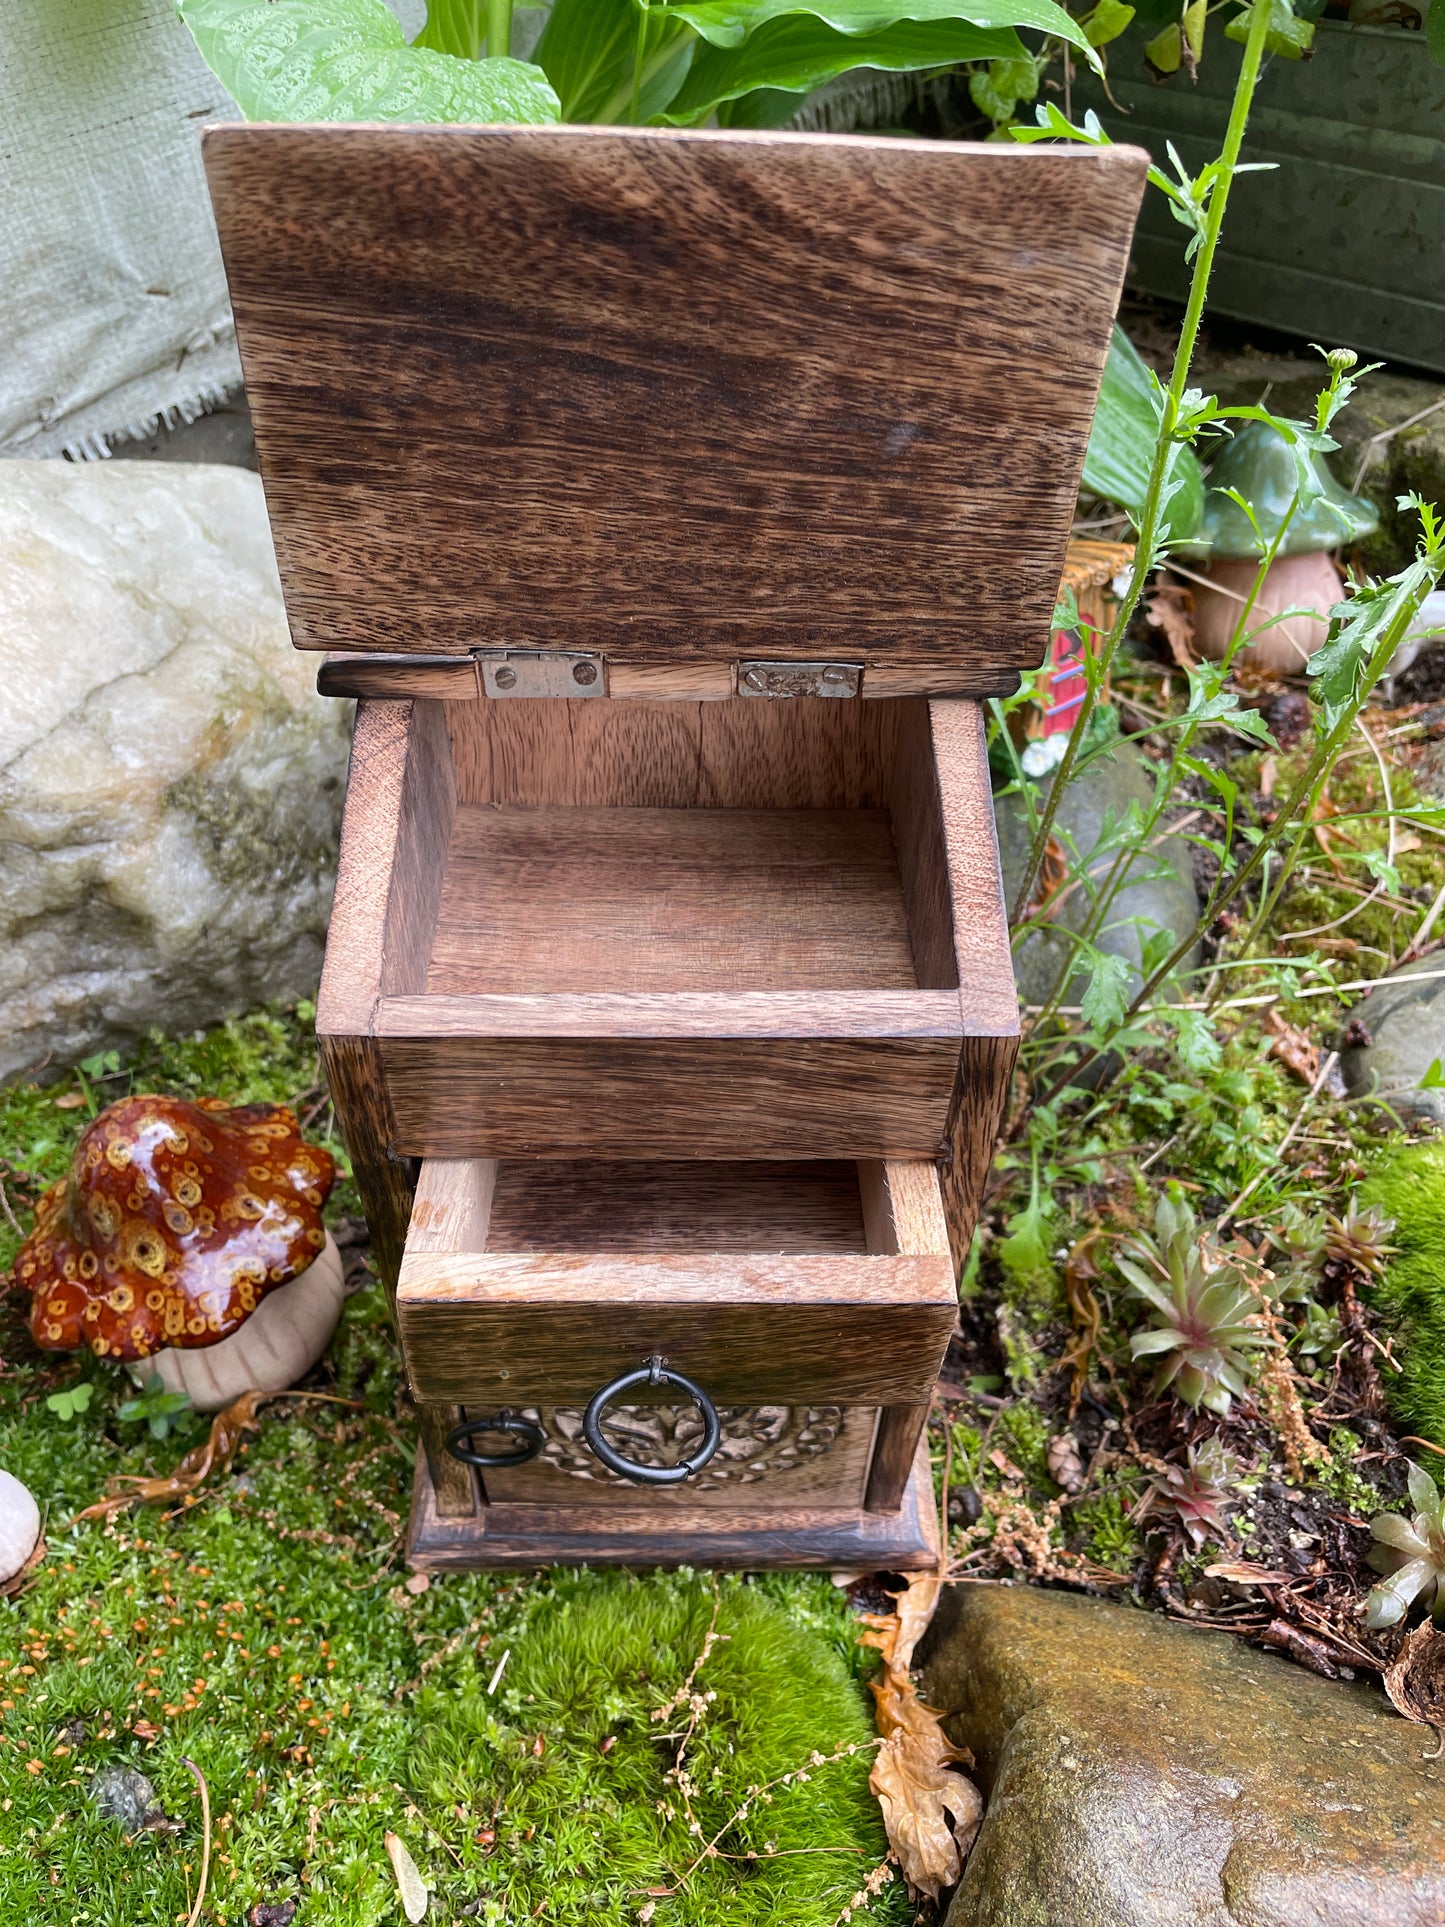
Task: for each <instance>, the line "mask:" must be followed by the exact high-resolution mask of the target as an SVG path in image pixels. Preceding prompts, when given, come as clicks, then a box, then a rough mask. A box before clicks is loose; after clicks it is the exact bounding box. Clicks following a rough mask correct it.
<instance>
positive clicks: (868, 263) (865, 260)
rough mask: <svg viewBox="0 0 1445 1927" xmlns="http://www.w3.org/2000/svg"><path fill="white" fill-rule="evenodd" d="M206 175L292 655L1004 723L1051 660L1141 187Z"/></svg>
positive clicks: (1126, 155)
mask: <svg viewBox="0 0 1445 1927" xmlns="http://www.w3.org/2000/svg"><path fill="white" fill-rule="evenodd" d="M205 155H206V165H207V172H208V176H209V180H210V186H211V194H212V199H213V202H214V205H215V209H216V216H217V222H218V225H219V228H220V232H221V240H222V247H223V251H224V254H225V260H226V267H227V273H228V276H229V279H230V284H231V295H232V302H233V306H234V310H235V315H236V325H237V333H238V337H239V341H240V346H241V356H242V362H243V365H244V369H245V374H246V385H247V393H248V396H249V399H250V403H251V409H252V415H253V418H254V421H255V426H256V442H257V447H258V451H259V454H260V461H261V470H262V477H263V480H264V483H265V487H266V494H267V501H268V506H269V509H270V514H271V519H272V525H273V529H274V532H275V537H276V549H277V556H278V560H279V563H280V569H281V576H282V582H283V586H284V589H285V594H286V603H287V610H288V614H289V617H290V622H291V630H292V635H293V637H294V639H295V641H296V643H297V644H298V645H299V646H300V647H302V648H307V649H343V650H362V651H365V650H376V651H379V652H383V653H398V652H406V651H408V650H416V651H419V652H420V653H423V654H427V655H445V654H449V653H453V652H456V653H462V652H465V651H468V650H470V649H473V648H477V647H501V646H512V647H567V648H584V649H589V650H595V651H601V652H603V653H605V654H606V655H607V656H608V657H609V659H615V660H617V661H618V662H619V663H628V662H633V661H636V662H639V663H643V662H647V663H657V662H670V661H694V662H696V661H707V660H713V661H727V662H733V661H736V660H738V659H739V658H740V657H744V656H761V657H771V658H775V659H784V660H799V659H801V660H810V659H837V660H842V661H853V662H857V661H864V662H866V663H870V664H872V663H876V664H878V665H880V666H882V667H885V668H886V667H890V666H891V667H893V668H898V667H906V666H910V665H911V666H919V665H926V666H929V667H931V668H936V669H937V670H938V672H939V676H940V682H939V683H938V684H937V685H936V686H938V687H957V686H958V684H957V676H958V673H959V670H960V669H963V670H965V671H967V672H968V673H969V674H970V675H971V676H972V677H973V678H974V679H975V680H976V682H977V685H978V688H979V690H980V691H981V690H984V689H987V690H992V691H997V692H1000V693H1001V692H1005V691H1007V690H1010V689H1012V688H1013V687H1014V685H1015V682H1016V678H1017V672H1018V671H1019V670H1021V669H1025V668H1032V667H1034V666H1035V665H1036V664H1037V663H1038V662H1039V660H1040V659H1041V657H1042V654H1043V651H1044V646H1045V643H1046V641H1047V634H1048V625H1049V616H1050V613H1051V610H1052V608H1053V602H1054V594H1055V589H1056V586H1057V584H1058V580H1059V574H1060V569H1061V566H1062V563H1063V559H1064V548H1065V542H1066V539H1067V535H1068V529H1069V524H1070V519H1071V516H1072V513H1073V507H1074V499H1075V491H1076V488H1077V484H1078V479H1079V472H1080V468H1081V466H1082V461H1083V455H1084V447H1085V442H1086V439H1087V434H1088V427H1089V422H1090V418H1091V416H1092V413H1093V407H1094V401H1095V397H1096V394H1097V389H1098V383H1099V378H1100V374H1101V371H1102V367H1103V361H1104V355H1105V352H1106V349H1107V345H1108V338H1109V328H1110V323H1111V321H1112V319H1113V314H1114V310H1115V306H1116V303H1117V298H1118V294H1119V289H1120V284H1121V281H1122V277H1123V271H1124V266H1125V261H1126V258H1127V255H1128V249H1129V241H1130V236H1131V232H1132V228H1133V223H1134V217H1135V214H1136V211H1137V208H1138V203H1139V199H1140V195H1141V193H1142V190H1143V185H1144V171H1145V166H1146V162H1147V157H1146V156H1145V155H1144V154H1143V153H1142V152H1141V151H1139V150H1136V149H1133V148H1122V147H1112V148H1105V149H1094V150H1088V151H1080V150H1077V149H1073V150H1069V149H1044V148H1040V147H1030V148H1009V147H1006V146H1001V145H992V146H987V145H973V144H954V143H949V142H942V141H898V140H889V139H886V138H878V137H871V136H850V137H838V136H824V135H798V134H757V133H732V132H729V133H685V134H679V133H670V132H659V131H656V130H647V129H634V128H610V127H609V128H589V127H566V128H556V129H552V128H485V127H391V128H382V127H365V126H349V127H348V126H240V125H238V126H225V127H215V128H211V129H209V130H208V131H207V134H206V137H205ZM950 677H952V678H953V680H950Z"/></svg>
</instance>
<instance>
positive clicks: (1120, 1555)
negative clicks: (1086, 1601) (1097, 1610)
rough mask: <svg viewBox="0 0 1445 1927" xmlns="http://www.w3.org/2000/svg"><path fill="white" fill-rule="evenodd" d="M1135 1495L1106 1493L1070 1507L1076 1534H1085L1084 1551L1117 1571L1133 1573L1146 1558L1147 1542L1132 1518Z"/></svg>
mask: <svg viewBox="0 0 1445 1927" xmlns="http://www.w3.org/2000/svg"><path fill="white" fill-rule="evenodd" d="M1133 1499H1134V1495H1133V1494H1132V1493H1131V1494H1129V1495H1127V1496H1126V1495H1125V1494H1122V1493H1119V1492H1103V1493H1100V1495H1099V1496H1098V1497H1097V1498H1095V1499H1084V1500H1081V1501H1080V1503H1079V1504H1078V1505H1076V1506H1072V1507H1071V1508H1070V1512H1069V1516H1070V1518H1071V1520H1072V1522H1073V1525H1074V1528H1075V1530H1076V1531H1079V1532H1082V1533H1083V1534H1084V1535H1085V1539H1084V1548H1083V1549H1084V1551H1085V1552H1087V1553H1088V1554H1089V1556H1090V1558H1093V1559H1097V1560H1098V1562H1099V1564H1100V1565H1101V1566H1108V1567H1109V1568H1110V1570H1111V1571H1113V1572H1129V1571H1132V1569H1133V1567H1134V1566H1135V1565H1136V1564H1137V1563H1138V1561H1139V1560H1140V1559H1141V1558H1142V1557H1143V1556H1144V1540H1143V1536H1142V1534H1141V1533H1140V1532H1139V1531H1138V1530H1137V1529H1136V1527H1135V1526H1134V1525H1133V1523H1132V1522H1131V1520H1130V1518H1129V1509H1130V1506H1131V1505H1132V1503H1133Z"/></svg>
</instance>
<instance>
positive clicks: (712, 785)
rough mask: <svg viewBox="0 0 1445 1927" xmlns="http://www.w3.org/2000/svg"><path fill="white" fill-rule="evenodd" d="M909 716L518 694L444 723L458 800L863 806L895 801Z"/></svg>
mask: <svg viewBox="0 0 1445 1927" xmlns="http://www.w3.org/2000/svg"><path fill="white" fill-rule="evenodd" d="M906 706H908V705H905V704H903V703H864V702H859V701H857V700H849V699H846V698H844V699H840V698H836V697H821V696H794V697H789V698H787V699H785V700H781V701H769V700H767V699H766V698H760V697H755V696H734V697H731V698H729V699H727V700H725V701H719V702H684V701H680V702H669V703H654V702H645V701H638V702H599V701H597V700H596V699H593V700H590V701H588V700H569V699H566V698H558V699H552V700H546V701H528V700H526V699H524V698H523V699H519V698H515V697H514V698H510V699H508V700H506V701H502V702H489V701H483V702H455V703H450V704H449V705H448V707H447V723H448V728H449V729H450V732H451V740H452V754H453V758H454V760H455V763H456V772H457V793H458V798H459V800H460V801H461V802H462V803H500V804H517V805H522V806H524V807H533V806H545V805H548V804H561V805H573V806H578V807H582V808H595V809H672V810H692V809H754V810H867V809H880V808H883V807H885V806H886V805H887V803H888V800H889V786H890V781H891V773H892V769H893V765H894V761H895V758H896V756H897V745H898V738H899V729H900V716H901V712H902V710H903V709H904V708H905V707H906ZM911 707H913V708H915V709H916V710H917V711H918V712H919V713H920V714H922V712H923V707H924V705H923V702H922V700H921V699H920V700H919V701H917V702H916V703H914V704H913V705H911Z"/></svg>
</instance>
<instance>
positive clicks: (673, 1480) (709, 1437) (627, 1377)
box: [582, 0, 1445, 1485]
mask: <svg viewBox="0 0 1445 1927" xmlns="http://www.w3.org/2000/svg"><path fill="white" fill-rule="evenodd" d="M1441 4H1445V0H1441ZM639 1385H646V1386H649V1387H650V1388H652V1389H653V1390H656V1388H657V1387H658V1386H659V1385H670V1386H673V1387H674V1388H675V1389H676V1390H677V1391H679V1392H681V1393H682V1394H683V1396H684V1397H685V1398H690V1399H691V1400H692V1402H693V1404H694V1405H695V1406H696V1407H697V1409H698V1411H699V1412H700V1413H701V1414H702V1444H701V1445H700V1446H699V1447H698V1448H697V1450H696V1451H695V1452H694V1453H693V1454H692V1456H691V1458H687V1459H683V1460H681V1461H680V1462H679V1463H678V1464H677V1465H639V1464H638V1462H637V1461H636V1460H635V1459H628V1458H624V1457H623V1455H622V1454H621V1453H620V1452H619V1451H618V1450H617V1448H616V1446H613V1445H609V1444H608V1443H607V1440H606V1439H605V1438H604V1437H603V1436H602V1415H603V1413H604V1412H605V1411H606V1409H607V1407H608V1406H609V1405H610V1404H611V1403H612V1401H613V1400H614V1399H618V1398H621V1397H623V1396H624V1394H625V1393H627V1392H631V1391H635V1390H636V1388H637V1387H638V1386H639ZM582 1436H583V1438H585V1439H586V1441H587V1443H588V1444H589V1445H590V1446H591V1448H592V1450H593V1451H594V1452H595V1453H596V1454H597V1456H598V1458H599V1459H601V1461H602V1463H603V1464H604V1465H605V1466H607V1468H608V1469H609V1470H610V1471H613V1472H616V1473H617V1474H618V1475H619V1476H620V1477H622V1478H624V1479H633V1480H635V1481H636V1483H637V1484H638V1485H681V1484H682V1482H683V1480H684V1479H690V1478H691V1477H692V1475H693V1474H694V1472H701V1470H702V1468H703V1467H704V1466H705V1465H706V1464H707V1462H708V1460H709V1459H710V1458H711V1457H712V1455H713V1453H714V1452H716V1450H717V1449H718V1446H719V1445H720V1444H721V1443H722V1425H721V1424H720V1422H719V1420H718V1415H717V1407H716V1406H715V1405H714V1404H713V1402H712V1400H711V1399H710V1398H709V1397H708V1395H707V1393H706V1392H705V1391H704V1390H703V1389H702V1387H701V1385H694V1384H693V1382H692V1380H691V1379H690V1378H684V1377H683V1375H682V1373H681V1372H670V1371H669V1370H668V1369H667V1367H666V1365H664V1363H663V1361H662V1360H661V1359H660V1358H649V1359H648V1361H647V1363H646V1364H645V1365H644V1366H642V1367H641V1369H640V1370H638V1371H635V1372H624V1373H623V1375H622V1377H621V1378H614V1379H613V1381H612V1383H611V1384H610V1385H604V1386H603V1387H602V1390H601V1391H600V1392H598V1393H597V1395H596V1397H595V1398H594V1399H593V1400H592V1403H591V1404H590V1405H589V1406H588V1407H587V1410H586V1411H585V1412H584V1413H583V1415H582Z"/></svg>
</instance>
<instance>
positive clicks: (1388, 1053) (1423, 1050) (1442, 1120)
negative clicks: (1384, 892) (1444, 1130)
mask: <svg viewBox="0 0 1445 1927" xmlns="http://www.w3.org/2000/svg"><path fill="white" fill-rule="evenodd" d="M1440 969H1441V962H1440V957H1439V954H1438V952H1437V953H1436V954H1434V955H1432V956H1429V957H1424V958H1422V959H1421V960H1420V961H1419V962H1417V963H1413V964H1407V965H1406V966H1405V967H1404V969H1402V970H1397V971H1395V972H1393V974H1392V975H1391V976H1390V977H1389V979H1388V980H1387V981H1386V982H1385V983H1383V984H1380V985H1379V986H1378V987H1377V988H1376V989H1374V990H1372V991H1371V992H1370V994H1369V996H1368V997H1367V998H1366V999H1365V1000H1364V1002H1363V1003H1361V1004H1358V1005H1356V1007H1355V1011H1354V1016H1355V1017H1356V1018H1357V1019H1358V1023H1357V1024H1355V1025H1352V1026H1351V1028H1352V1030H1354V1032H1355V1033H1356V1035H1358V1032H1359V1028H1360V1026H1363V1028H1364V1029H1365V1031H1366V1032H1367V1033H1368V1035H1369V1039H1370V1041H1369V1043H1368V1044H1366V1043H1363V1042H1361V1043H1359V1044H1352V1045H1351V1046H1350V1047H1349V1048H1347V1049H1346V1050H1344V1051H1342V1052H1341V1053H1340V1071H1341V1074H1342V1076H1343V1077H1344V1080H1345V1089H1346V1090H1347V1091H1348V1092H1349V1094H1350V1096H1351V1097H1365V1096H1373V1097H1378V1098H1382V1099H1383V1100H1384V1102H1385V1103H1386V1104H1388V1105H1390V1107H1391V1108H1392V1109H1393V1110H1395V1111H1397V1112H1398V1113H1399V1114H1400V1115H1401V1116H1402V1117H1414V1118H1429V1119H1432V1120H1433V1121H1434V1122H1435V1123H1436V1124H1445V1088H1442V1089H1438V1090H1436V1089H1431V1090H1421V1088H1420V1085H1421V1082H1422V1080H1423V1079H1424V1077H1425V1074H1426V1072H1427V1071H1428V1070H1429V1069H1430V1066H1431V1064H1432V1063H1433V1062H1434V1061H1435V1060H1436V1059H1437V1058H1438V1059H1439V1060H1440V1062H1441V1063H1442V1064H1445V977H1442V976H1441V975H1440Z"/></svg>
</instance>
